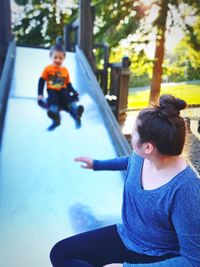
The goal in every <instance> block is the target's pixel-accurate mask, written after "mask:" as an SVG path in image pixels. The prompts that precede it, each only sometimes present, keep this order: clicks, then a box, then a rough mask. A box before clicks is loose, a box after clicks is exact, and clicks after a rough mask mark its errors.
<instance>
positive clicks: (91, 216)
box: [0, 47, 123, 267]
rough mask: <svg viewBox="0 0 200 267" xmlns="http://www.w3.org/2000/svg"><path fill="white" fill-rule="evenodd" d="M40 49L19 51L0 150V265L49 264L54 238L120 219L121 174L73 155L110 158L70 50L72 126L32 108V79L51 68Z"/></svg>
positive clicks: (68, 118) (41, 266) (108, 141)
mask: <svg viewBox="0 0 200 267" xmlns="http://www.w3.org/2000/svg"><path fill="white" fill-rule="evenodd" d="M49 62H50V59H49V51H48V50H45V49H33V48H22V47H21V48H20V47H18V48H17V57H16V65H15V71H14V77H13V82H12V88H11V92H10V97H9V101H8V106H7V113H6V119H5V128H4V132H3V140H2V151H1V153H0V265H1V266H5V267H47V266H49V267H50V266H51V264H50V261H49V252H50V249H51V248H52V246H53V245H54V244H55V243H56V242H57V241H59V240H60V239H63V238H66V237H68V236H71V235H74V234H76V233H80V232H83V231H87V230H90V229H94V228H98V227H101V226H105V225H108V224H112V223H116V222H119V221H120V210H121V202H122V190H123V179H122V173H120V172H94V171H91V170H85V169H82V168H80V166H79V165H80V164H78V163H75V162H74V158H75V157H76V156H80V155H88V156H91V157H92V158H97V159H106V158H112V157H115V156H116V151H115V147H114V145H113V144H114V143H113V142H112V140H111V137H110V135H109V132H108V129H107V127H106V125H105V122H104V117H103V116H102V114H101V111H100V109H99V106H98V103H97V101H94V99H93V97H92V96H91V90H92V88H90V90H88V89H89V86H91V85H90V84H89V82H88V80H87V77H86V76H85V74H84V73H83V71H82V69H81V67H80V65H79V62H77V60H76V57H75V54H74V53H67V57H66V61H65V65H66V66H67V67H68V69H69V71H70V74H71V81H72V83H73V85H74V87H75V88H76V90H78V91H79V92H80V103H81V104H83V105H84V107H85V112H84V114H83V117H82V126H81V128H79V129H77V128H76V125H75V123H74V120H73V118H72V117H71V116H70V115H69V114H68V113H66V112H64V111H62V112H61V125H60V126H59V127H57V128H56V129H55V130H54V131H51V132H49V131H47V127H48V126H49V125H50V124H51V120H50V119H49V118H48V117H47V115H46V111H45V110H43V109H42V108H40V107H39V106H38V105H37V101H36V97H37V82H38V78H39V76H40V73H41V72H42V70H43V68H44V67H45V66H46V65H47V64H49Z"/></svg>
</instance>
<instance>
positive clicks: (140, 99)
mask: <svg viewBox="0 0 200 267" xmlns="http://www.w3.org/2000/svg"><path fill="white" fill-rule="evenodd" d="M149 93H150V86H144V87H137V88H130V89H129V97H128V108H129V109H137V108H144V107H146V106H147V105H148V101H149ZM161 94H173V95H174V96H176V97H179V98H182V99H184V100H185V101H186V102H187V103H188V105H199V106H200V81H191V82H181V83H163V84H162V85H161Z"/></svg>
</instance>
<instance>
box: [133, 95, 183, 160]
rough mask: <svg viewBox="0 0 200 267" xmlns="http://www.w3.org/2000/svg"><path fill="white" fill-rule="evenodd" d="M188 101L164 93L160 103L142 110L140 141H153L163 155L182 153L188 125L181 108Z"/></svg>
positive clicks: (139, 118) (139, 125)
mask: <svg viewBox="0 0 200 267" xmlns="http://www.w3.org/2000/svg"><path fill="white" fill-rule="evenodd" d="M185 107H186V102H185V101H184V100H181V99H179V98H175V97H174V96H172V95H168V94H165V95H162V96H161V97H160V99H159V104H158V105H156V106H153V107H150V108H145V109H143V110H141V111H140V113H139V114H138V117H137V130H138V133H139V136H140V143H144V142H152V143H153V144H154V145H155V146H156V148H157V150H158V152H159V153H160V154H163V155H174V156H175V155H180V154H181V152H182V150H183V147H184V142H185V135H186V127H185V122H184V119H183V118H182V117H180V116H179V115H180V110H182V109H184V108H185Z"/></svg>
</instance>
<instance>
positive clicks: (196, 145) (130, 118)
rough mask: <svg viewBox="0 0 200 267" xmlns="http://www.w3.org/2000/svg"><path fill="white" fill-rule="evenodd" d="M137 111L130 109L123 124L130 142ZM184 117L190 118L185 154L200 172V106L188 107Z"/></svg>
mask: <svg viewBox="0 0 200 267" xmlns="http://www.w3.org/2000/svg"><path fill="white" fill-rule="evenodd" d="M138 112H139V110H137V111H128V112H127V117H126V121H125V122H124V124H123V125H122V126H121V127H122V132H123V134H124V135H125V136H126V137H127V139H128V141H129V142H130V138H131V132H132V127H133V122H134V120H135V118H136V116H137V114H138ZM181 115H182V116H183V117H184V118H189V121H190V130H191V131H188V133H187V142H186V146H185V154H186V157H187V158H188V160H189V161H191V163H192V164H193V166H194V167H195V168H196V170H197V171H198V173H199V174H200V157H199V154H200V133H198V131H197V127H198V120H199V118H200V107H194V108H187V109H186V110H183V111H182V112H181Z"/></svg>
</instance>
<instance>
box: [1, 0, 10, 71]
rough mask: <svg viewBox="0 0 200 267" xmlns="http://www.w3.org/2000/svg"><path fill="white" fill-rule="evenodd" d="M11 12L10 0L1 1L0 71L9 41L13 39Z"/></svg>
mask: <svg viewBox="0 0 200 267" xmlns="http://www.w3.org/2000/svg"><path fill="white" fill-rule="evenodd" d="M10 14H11V12H10V1H8V0H1V1H0V73H1V71H2V68H3V63H4V60H5V56H6V51H7V48H8V44H9V41H10V40H11V15H10Z"/></svg>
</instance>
